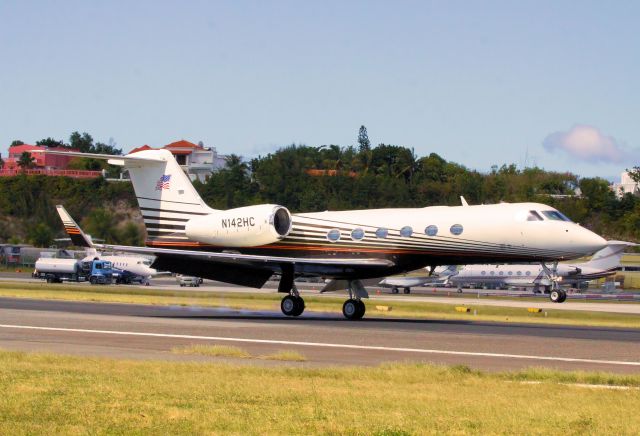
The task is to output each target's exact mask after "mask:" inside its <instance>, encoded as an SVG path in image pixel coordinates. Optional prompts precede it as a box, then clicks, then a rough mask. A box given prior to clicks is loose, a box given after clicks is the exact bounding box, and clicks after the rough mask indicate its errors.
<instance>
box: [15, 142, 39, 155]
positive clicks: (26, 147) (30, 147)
mask: <svg viewBox="0 0 640 436" xmlns="http://www.w3.org/2000/svg"><path fill="white" fill-rule="evenodd" d="M46 149H47V147H43V146H41V145H29V144H22V145H14V146H13V147H9V154H13V153H20V154H22V153H24V152H25V151H33V150H46Z"/></svg>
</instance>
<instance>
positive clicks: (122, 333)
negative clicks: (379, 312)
mask: <svg viewBox="0 0 640 436" xmlns="http://www.w3.org/2000/svg"><path fill="white" fill-rule="evenodd" d="M0 328H5V329H20V330H43V331H53V332H69V333H92V334H101V335H120V336H142V337H154V338H172V339H198V340H205V341H221V342H223V341H224V342H244V343H254V344H273V345H298V346H304V347H317V348H343V349H351V350H369V351H394V352H402V353H421V354H445V355H452V356H475V357H494V358H506V359H525V360H547V361H555V362H574V363H594V364H606V365H624V366H640V362H633V361H625V360H598V359H582V358H576V357H558V356H530V355H526V354H502V353H480V352H473V351H453V350H433V349H424V348H403V347H382V346H376V345H350V344H329V343H324V342H303V341H282V340H276V339H252V338H229V337H223V336H199V335H177V334H171V333H149V332H127V331H117V330H91V329H74V328H64V327H40V326H30V325H12V324H0Z"/></svg>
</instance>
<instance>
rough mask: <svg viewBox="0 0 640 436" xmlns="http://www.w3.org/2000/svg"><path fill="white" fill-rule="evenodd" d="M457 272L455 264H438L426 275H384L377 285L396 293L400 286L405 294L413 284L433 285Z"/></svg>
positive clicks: (442, 282)
mask: <svg viewBox="0 0 640 436" xmlns="http://www.w3.org/2000/svg"><path fill="white" fill-rule="evenodd" d="M457 273H458V266H457V265H447V266H440V267H438V268H436V269H435V270H434V271H433V272H430V273H429V274H427V275H408V276H393V277H385V278H384V279H382V281H381V282H380V283H378V285H380V286H383V287H385V288H391V292H392V293H394V294H398V293H399V292H400V288H402V290H403V292H404V293H405V294H410V293H411V288H413V287H415V286H424V285H429V284H430V285H434V284H444V283H447V282H448V280H449V277H451V276H452V275H455V274H457Z"/></svg>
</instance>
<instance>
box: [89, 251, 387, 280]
mask: <svg viewBox="0 0 640 436" xmlns="http://www.w3.org/2000/svg"><path fill="white" fill-rule="evenodd" d="M94 246H95V247H96V248H99V249H107V250H115V251H122V252H128V253H138V254H152V255H154V256H156V259H155V261H154V262H153V264H152V265H151V267H152V268H155V269H158V270H167V271H180V272H182V273H183V274H188V275H193V276H197V277H204V278H208V279H212V280H220V281H224V282H227V283H234V284H237V285H242V286H250V287H254V288H260V287H262V286H263V285H264V284H265V283H266V282H267V280H269V278H270V277H271V276H272V275H273V274H274V273H281V274H282V273H283V271H285V270H288V271H293V272H295V273H296V274H300V275H316V276H334V277H340V276H349V275H351V274H353V273H354V272H355V271H357V272H358V273H359V274H363V273H367V272H368V273H369V274H370V275H371V276H378V277H379V275H378V271H380V270H382V269H387V268H390V267H393V266H394V265H395V264H394V262H392V261H390V260H387V259H379V258H364V259H354V258H346V257H345V258H337V257H332V258H317V257H314V258H311V257H310V258H302V257H286V256H263V255H254V254H241V253H233V252H212V251H198V250H178V249H172V248H155V247H133V246H126V245H107V244H94Z"/></svg>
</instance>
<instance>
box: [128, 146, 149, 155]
mask: <svg viewBox="0 0 640 436" xmlns="http://www.w3.org/2000/svg"><path fill="white" fill-rule="evenodd" d="M144 150H153V147H149V146H148V145H147V144H145V145H143V146H142V147H138V148H134V149H133V150H131V151H130V152H129V154H131V153H135V152H137V151H144Z"/></svg>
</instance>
